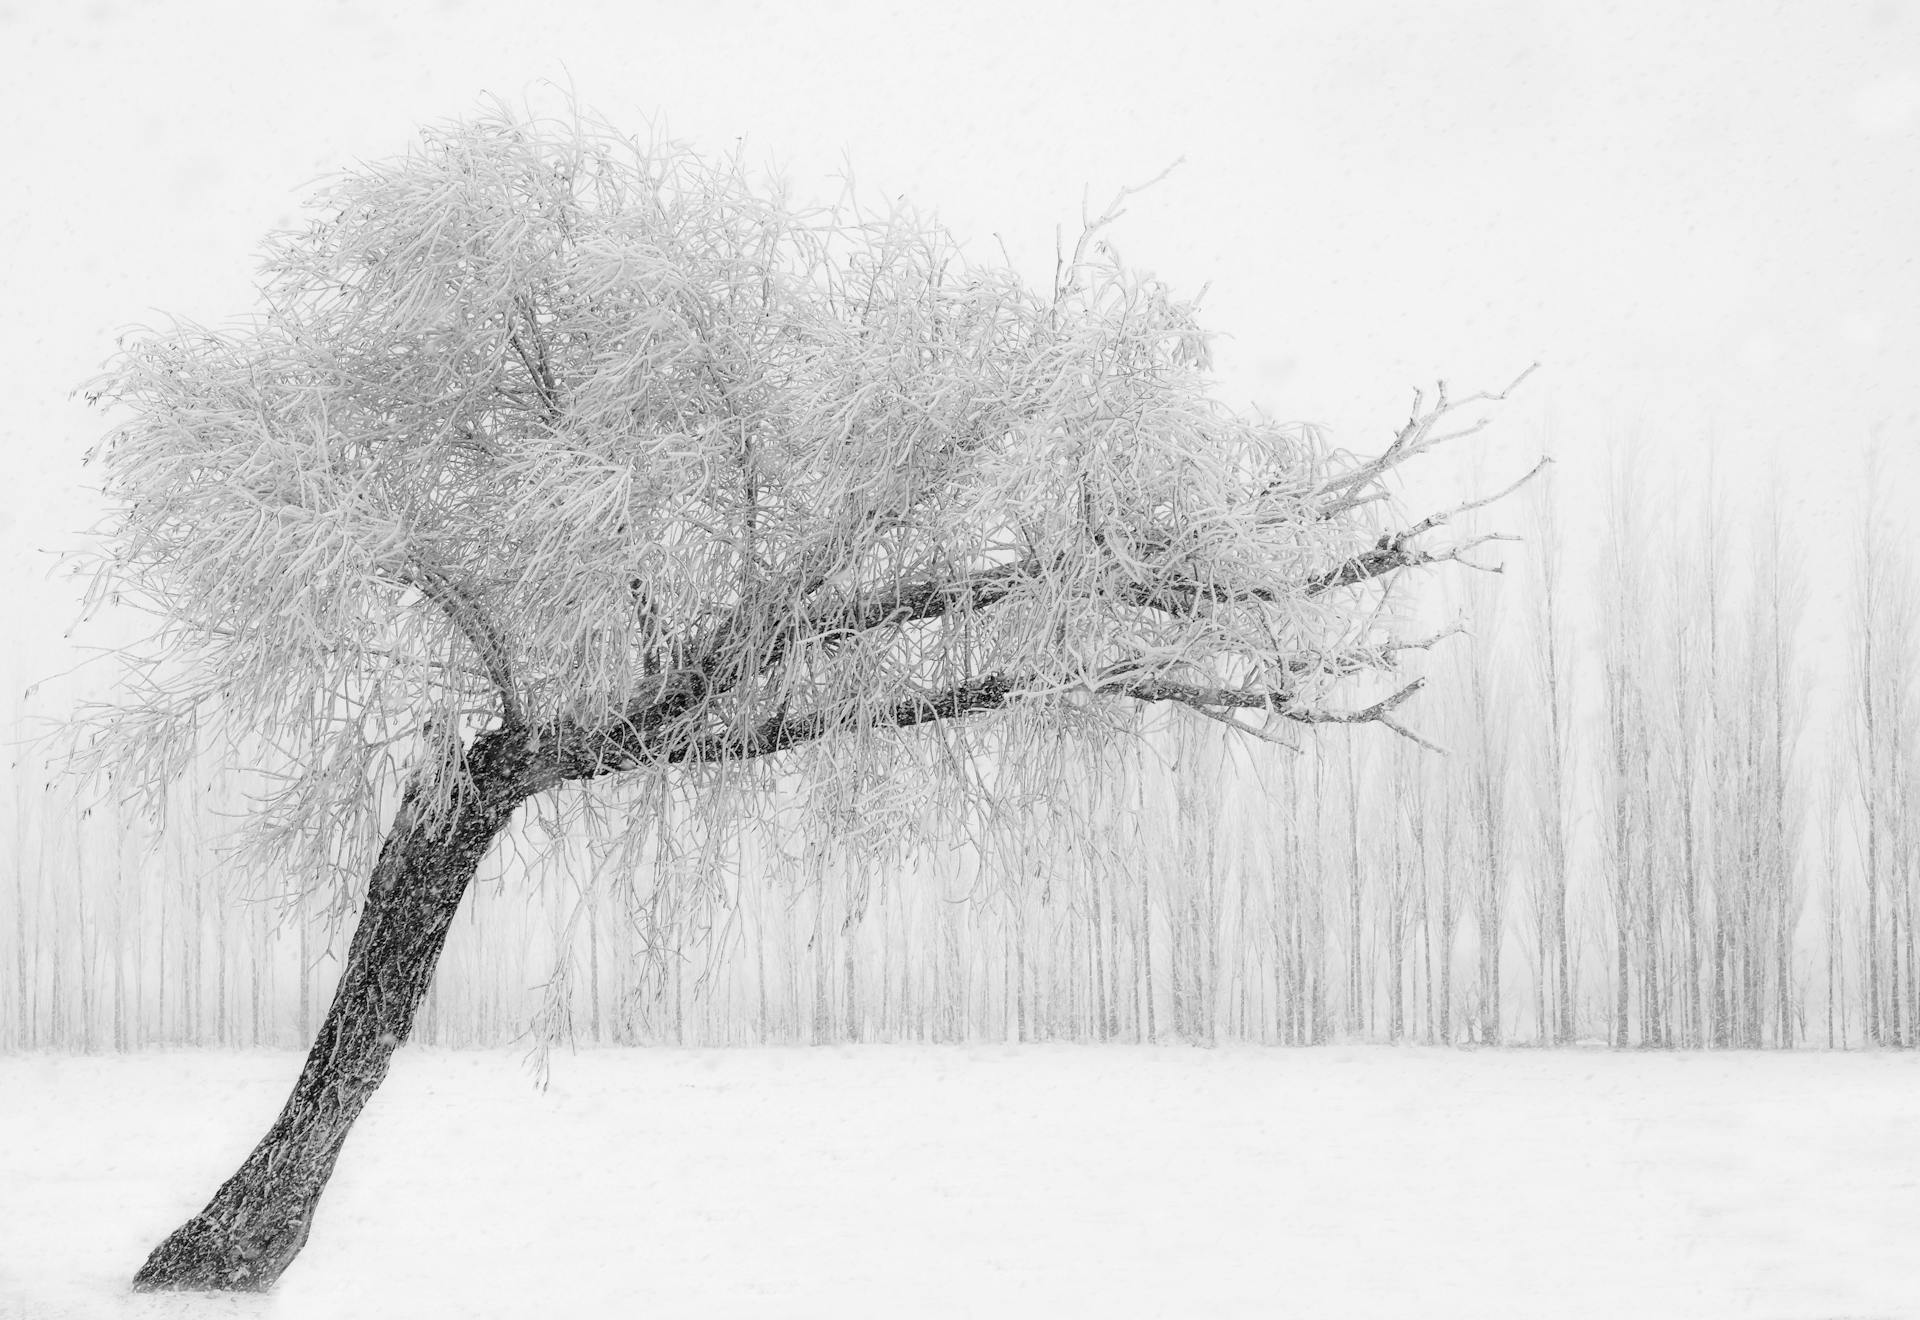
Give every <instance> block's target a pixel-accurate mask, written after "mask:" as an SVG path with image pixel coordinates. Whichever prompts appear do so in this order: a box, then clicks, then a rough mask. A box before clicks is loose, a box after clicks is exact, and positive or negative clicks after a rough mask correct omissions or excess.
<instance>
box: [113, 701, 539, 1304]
mask: <svg viewBox="0 0 1920 1320" xmlns="http://www.w3.org/2000/svg"><path fill="white" fill-rule="evenodd" d="M514 741H517V740H511V739H509V738H507V737H506V736H505V734H504V732H502V731H496V732H494V733H489V734H485V735H482V736H481V737H480V738H479V739H477V740H476V742H475V744H474V747H473V748H472V750H471V751H470V752H469V754H468V757H467V768H468V771H469V774H470V775H471V786H470V787H463V788H462V790H461V791H460V792H459V793H458V794H457V795H456V799H455V800H456V804H457V805H456V807H455V809H454V811H453V812H452V814H451V816H450V818H449V820H448V823H447V824H446V825H445V826H443V827H442V828H440V829H437V830H436V829H429V828H426V827H424V826H422V825H421V824H420V805H419V800H420V798H421V797H422V795H423V794H424V793H425V792H426V791H427V788H428V784H427V782H425V781H420V780H416V782H415V783H414V784H413V785H411V786H410V787H409V788H408V790H407V793H406V796H405V798H404V799H403V800H402V802H401V805H400V810H399V813H398V815H397V816H396V817H395V819H394V823H393V828H392V830H391V831H390V832H389V834H388V836H387V840H386V843H385V844H384V845H383V846H382V848H381V850H380V858H379V861H378V862H377V863H376V865H375V867H374V871H373V877H372V880H371V882H370V883H369V884H368V886H367V901H366V905H365V907H364V908H362V910H361V913H360V923H359V925H358V926H357V927H356V928H355V930H354V933H353V942H352V944H351V946H350V947H349V949H348V953H347V963H346V967H345V969H344V970H343V971H342V973H341V977H340V986H339V989H338V990H337V991H336V992H335V993H334V997H333V1005H332V1007H331V1008H329V1009H328V1010H327V1016H326V1019H325V1021H323V1022H322V1023H321V1024H320V1034H319V1036H318V1037H317V1038H316V1039H315V1041H314V1043H313V1048H312V1049H311V1050H310V1051H309V1052H308V1054H307V1061H306V1065H305V1066H304V1067H303V1068H302V1069H301V1070H300V1079H299V1081H297V1082H295V1083H294V1087H293V1094H292V1095H290V1096H289V1097H288V1098H287V1103H286V1105H285V1107H284V1108H283V1109H281V1111H280V1116H279V1117H278V1118H277V1119H275V1120H274V1123H273V1126H272V1127H271V1128H269V1129H268V1130H267V1135H266V1136H265V1137H263V1138H262V1139H261V1141H260V1144H259V1145H257V1146H255V1147H254V1149H253V1153H252V1154H251V1155H249V1156H247V1158H246V1161H245V1162H244V1163H242V1164H241V1166H240V1168H239V1170H238V1172H236V1173H235V1174H234V1175H233V1176H232V1177H231V1178H229V1179H227V1181H226V1182H225V1183H223V1184H221V1187H220V1190H219V1191H217V1192H215V1193H214V1196H213V1199H212V1200H211V1201H209V1202H208V1203H207V1206H206V1208H205V1209H204V1210H202V1211H201V1212H200V1213H199V1214H197V1215H195V1216H194V1217H193V1218H191V1219H189V1220H188V1221H187V1222H186V1223H184V1224H182V1225H181V1226H180V1227H179V1228H177V1229H175V1230H174V1231H173V1233H172V1234H171V1235H170V1236H169V1237H168V1238H167V1239H166V1241H164V1242H162V1243H161V1244H160V1245H159V1246H158V1247H155V1248H154V1250H153V1254H152V1255H151V1256H149V1257H148V1258H147V1263H146V1264H145V1265H143V1266H141V1268H140V1272H139V1273H138V1274H136V1275H135V1276H134V1280H133V1286H134V1288H135V1290H137V1291H142V1292H149V1291H154V1290H159V1289H213V1290H227V1291H248V1292H261V1291H265V1290H266V1289H267V1288H270V1287H272V1286H273V1282H274V1280H276V1279H278V1278H279V1277H280V1275H281V1273H282V1272H283V1271H284V1270H285V1269H286V1268H287V1266H288V1265H290V1264H291V1263H292V1262H293V1258H294V1257H295V1256H296V1255H298V1254H299V1251H300V1248H301V1247H302V1246H304V1245H306V1241H307V1231H308V1229H309V1227H310V1226H311V1225H312V1222H313V1212H314V1207H315V1206H316V1205H317V1204H318V1203H319V1200H320V1194H321V1192H322V1191H324V1190H325V1189H326V1185H327V1179H328V1178H329V1177H330V1176H331V1175H332V1173H333V1166H334V1161H335V1160H337V1159H338V1158H339V1156H340V1148H341V1147H342V1146H343V1145H344V1144H345V1142H346V1139H347V1132H348V1130H349V1129H350V1128H351V1127H352V1126H353V1121H354V1119H356V1118H358V1117H359V1116H360V1111H361V1110H362V1109H363V1108H365V1107H366V1103H367V1101H368V1100H369V1099H370V1098H371V1097H372V1095H373V1092H374V1088H376V1087H378V1086H379V1085H380V1083H381V1081H382V1080H383V1079H384V1078H385V1077H386V1074H387V1065H388V1063H389V1062H390V1061H391V1059H392V1057H393V1052H394V1050H395V1049H396V1048H398V1047H399V1045H400V1042H401V1041H403V1040H405V1039H406V1038H407V1033H408V1032H409V1031H410V1030H411V1029H412V1027H413V1018H414V1012H415V1010H416V1009H418V1008H419V1006H420V1001H421V1000H422V999H423V998H424V997H425V995H426V993H427V987H428V985H429V984H430V983H431V981H432V979H433V969H434V965H435V963H437V962H438V961H439V958H440V949H441V947H442V945H444V944H445V943H446V937H447V927H448V925H449V924H450V923H451V922H452V920H453V915H454V912H455V911H456V909H458V907H459V906H460V899H461V896H462V895H463V894H465V893H466V890H467V885H468V883H469V882H470V881H471V880H472V879H473V875H474V872H475V871H476V870H477V869H478V867H479V864H480V859H481V858H482V857H483V856H485V855H486V852H487V849H488V847H489V846H490V845H491V844H492V842H493V839H494V836H495V835H497V834H498V833H499V832H500V830H501V829H502V828H503V827H504V826H505V825H506V823H507V821H508V820H509V819H510V818H511V817H512V815H513V812H514V809H515V808H517V807H518V806H519V805H520V803H521V802H523V801H525V800H526V799H527V798H528V797H530V796H532V794H533V793H534V792H536V791H538V788H539V787H540V786H541V785H539V784H538V783H536V782H535V780H534V777H533V776H532V775H531V774H530V772H529V761H530V757H529V755H528V754H527V753H526V752H525V750H524V748H522V747H514V746H512V745H511V744H512V742H514Z"/></svg>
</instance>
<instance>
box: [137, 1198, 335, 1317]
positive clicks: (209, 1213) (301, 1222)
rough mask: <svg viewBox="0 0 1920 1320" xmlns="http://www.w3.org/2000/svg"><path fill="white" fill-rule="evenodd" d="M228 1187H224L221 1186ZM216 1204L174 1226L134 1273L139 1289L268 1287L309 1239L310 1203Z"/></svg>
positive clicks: (247, 1289)
mask: <svg viewBox="0 0 1920 1320" xmlns="http://www.w3.org/2000/svg"><path fill="white" fill-rule="evenodd" d="M222 1191H223V1193H224V1191H225V1189H222ZM225 1199H226V1197H225V1196H224V1195H223V1196H221V1197H218V1198H216V1203H215V1205H211V1206H208V1207H207V1208H206V1209H205V1210H203V1211H201V1212H200V1213H199V1214H197V1215H195V1216H194V1217H193V1218H192V1219H189V1220H188V1221H187V1222H186V1223H184V1224H182V1225H181V1226H180V1227H179V1228H177V1229H175V1230H174V1231H173V1232H172V1233H171V1234H170V1235H169V1236H168V1237H167V1240H166V1241H164V1242H162V1243H161V1244H160V1245H159V1246H157V1247H155V1248H154V1249H153V1254H152V1255H150V1256H148V1257H147V1263H146V1264H145V1265H142V1266H141V1267H140V1272H139V1273H138V1274H136V1275H134V1276H133V1290H134V1291H135V1292H265V1291H267V1289H269V1288H271V1287H273V1285H274V1283H275V1281H276V1280H278V1279H279V1277H280V1275H281V1274H282V1273H284V1272H285V1270H286V1268H287V1266H289V1265H291V1264H292V1263H293V1258H294V1257H295V1256H297V1255H299V1254H300V1248H301V1247H302V1246H304V1245H305V1244H306V1241H307V1228H308V1226H309V1225H310V1224H311V1223H312V1222H313V1212H312V1210H311V1208H304V1209H303V1208H290V1207H283V1206H276V1207H271V1208H258V1207H256V1208H255V1209H254V1212H253V1213H251V1214H250V1213H248V1210H247V1208H246V1207H244V1206H242V1205H233V1206H227V1207H221V1206H220V1205H219V1202H220V1201H224V1200H225Z"/></svg>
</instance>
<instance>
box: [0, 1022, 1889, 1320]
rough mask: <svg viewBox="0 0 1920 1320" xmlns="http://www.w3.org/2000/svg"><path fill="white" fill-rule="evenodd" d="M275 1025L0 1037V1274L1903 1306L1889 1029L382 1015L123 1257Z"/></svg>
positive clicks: (776, 1307) (561, 1289)
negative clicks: (870, 1027)
mask: <svg viewBox="0 0 1920 1320" xmlns="http://www.w3.org/2000/svg"><path fill="white" fill-rule="evenodd" d="M298 1062H299V1060H298V1058H297V1056H295V1055H293V1054H286V1053H250V1054H224V1053H211V1052H205V1053H203V1052H193V1051H184V1052H177V1053H157V1054H146V1055H138V1056H133V1057H122V1058H72V1057H48V1056H25V1057H22V1056H12V1057H4V1058H0V1315H3V1316H6V1317H17V1316H18V1317H34V1318H35V1320H39V1318H40V1317H89V1318H90V1317H97V1316H113V1317H119V1316H142V1317H155V1318H161V1317H165V1318H166V1320H173V1318H175V1317H200V1316H222V1317H226V1316H262V1317H276V1318H284V1320H294V1318H296V1317H316V1318H324V1320H338V1318H342V1317H378V1316H396V1317H408V1318H409V1320H412V1318H413V1317H437V1316H447V1317H492V1316H499V1317H515V1318H516V1320H518V1318H520V1317H549V1316H550V1317H576V1316H579V1317H594V1316H621V1317H626V1316H632V1315H647V1316H659V1317H679V1316H700V1317H718V1316H753V1317H784V1316H815V1315H818V1316H834V1317H836V1318H838V1320H845V1318H846V1317H864V1316H878V1317H915V1320H919V1318H921V1317H930V1316H965V1315H975V1316H983V1317H1007V1316H1044V1317H1054V1316H1090V1317H1096V1316H1097V1317H1114V1316H1150V1315H1164V1316H1287V1317H1317V1316H1325V1317H1338V1318H1339V1320H1354V1318H1357V1317H1373V1316H1378V1317H1394V1318H1395V1320H1400V1318H1402V1317H1419V1318H1421V1320H1429V1318H1431V1317H1438V1316H1462V1317H1465V1316H1472V1317H1476V1318H1483V1317H1500V1316H1513V1317H1527V1320H1554V1318H1556V1317H1587V1316H1591V1317H1602V1316H1604V1317H1607V1318H1608V1320H1620V1318H1623V1317H1635V1318H1640V1320H1644V1318H1650V1317H1662V1316H1672V1317H1688V1318H1689V1320H1697V1318H1701V1317H1715V1316H1754V1317H1768V1318H1769V1320H1771V1318H1773V1317H1782V1318H1785V1317H1836V1316H1920V1139H1916V1138H1920V1057H1916V1056H1913V1055H1902V1054H1874V1055H1820V1054H1810V1053H1809V1054H1793V1055H1785V1056H1777V1055H1770V1054H1719V1055H1672V1054H1613V1053H1606V1052H1598V1051H1568V1052H1559V1053H1535V1052H1521V1051H1514V1052H1495V1051H1482V1052H1478V1053H1466V1052H1450V1051H1435V1050H1419V1049H1386V1048H1356V1049H1324V1050H1309V1051H1293V1050H1254V1049H1223V1050H1219V1051H1202V1050H1193V1049H1186V1048H1178V1047H1175V1048H1163V1049H1141V1048H1108V1049H1094V1048H1083V1047H1024V1048H1017V1049H1016V1048H999V1047H983V1048H975V1049H954V1048H939V1047H925V1048H921V1047H905V1046H868V1047H864V1048H859V1049H847V1050H809V1049H764V1050H732V1051H722V1050H701V1051H672V1050H646V1051H604V1052H596V1053H582V1054H579V1055H574V1056H567V1055H562V1054H556V1055H555V1058H554V1070H553V1080H552V1085H551V1088H550V1089H549V1090H547V1091H546V1092H544V1093H542V1092H538V1091H536V1090H533V1089H532V1088H531V1086H530V1081H529V1075H528V1072H527V1069H526V1067H525V1065H524V1063H523V1061H522V1057H521V1056H520V1055H519V1054H518V1053H515V1052H505V1051H501V1052H489V1053H477V1054H465V1053H449V1052H444V1051H430V1050H418V1049H409V1050H406V1051H403V1052H402V1054H401V1055H400V1056H399V1058H398V1059H397V1060H396V1062H395V1066H394V1070H393V1074H392V1076H391V1078H390V1079H389V1081H388V1082H387V1085H386V1087H385V1088H384V1089H383V1091H382V1092H381V1094H380V1095H379V1096H378V1097H377V1098H376V1099H375V1101H374V1103H373V1105H372V1107H371V1108H370V1109H369V1110H368V1112H367V1114H366V1116H365V1117H364V1118H363V1119H362V1120H361V1123H360V1126H359V1128H358V1129H357V1130H356V1132H355V1133H354V1136H353V1139H352V1140H351V1141H350V1142H349V1144H348V1146H347V1150H346V1154H345V1155H344V1156H343V1158H342V1161H341V1164H340V1168H339V1171H338V1172H337V1173H336V1175H335V1177H334V1181H333V1185H332V1187H331V1189H330V1190H329V1191H328V1193H327V1197H326V1200H325V1201H324V1202H323V1203H322V1205H321V1211H320V1216H319V1219H318V1220H317V1222H316V1225H315V1228H314V1233H313V1237H312V1240H311V1241H310V1242H309V1244H308V1246H307V1249H306V1252H305V1253H304V1254H303V1255H302V1256H301V1257H300V1259H299V1260H298V1261H297V1262H296V1263H295V1264H294V1266H293V1268H292V1269H291V1270H289V1271H288V1273H287V1274H286V1276H285V1277H284V1278H283V1279H282V1281H281V1283H280V1286H279V1288H278V1289H277V1290H276V1291H275V1292H274V1293H273V1294H271V1295H269V1296H267V1297H264V1298H241V1299H234V1298H217V1297H215V1298H208V1297H163V1298H149V1297H134V1296H133V1295H131V1294H130V1293H128V1292H127V1291H126V1280H127V1278H128V1276H129V1275H130V1274H131V1273H132V1271H133V1269H134V1268H135V1267H136V1266H137V1265H138V1264H139V1262H140V1261H141V1260H142V1259H143V1258H144V1256H145V1253H146V1251H147V1250H148V1249H149V1248H150V1247H151V1246H152V1245H153V1243H154V1242H156V1241H157V1240H158V1239H159V1238H160V1237H161V1236H162V1235H163V1234H164V1233H165V1232H166V1231H167V1230H168V1229H170V1228H172V1227H173V1226H174V1225H175V1224H176V1223H177V1222H179V1221H180V1220H181V1219H183V1218H184V1217H186V1216H187V1215H188V1214H190V1213H192V1212H193V1211H194V1210H196V1209H198V1208H199V1206H200V1205H201V1203H202V1202H203V1201H204V1199H205V1198H206V1196H207V1195H208V1194H209V1193H210V1192H211V1191H212V1190H213V1188H214V1186H215V1185H216V1184H217V1183H218V1182H219V1181H220V1179H221V1178H223V1177H224V1176H225V1175H226V1174H227V1173H228V1172H230V1171H231V1170H232V1168H233V1167H234V1166H235V1164H237V1163H238V1161H239V1160H240V1158H241V1157H242V1156H243V1155H244V1154H245V1153H246V1150H247V1149H248V1148H249V1147H250V1146H251V1144H252V1143H253V1141H254V1140H255V1139H256V1138H257V1137H258V1136H259V1134H260V1133H261V1132H262V1131H264V1130H265V1127H266V1124H267V1122H268V1121H269V1119H270V1118H271V1116H272V1114H273V1112H274V1110H275V1109H276V1107H277V1106H278V1104H279V1101H280V1098H281V1096H282V1094H283V1092H284V1091H285V1089H286V1087H287V1085H288V1084H289V1083H290V1081H291V1079H292V1077H293V1074H294V1072H295V1071H296V1070H297V1066H298Z"/></svg>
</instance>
